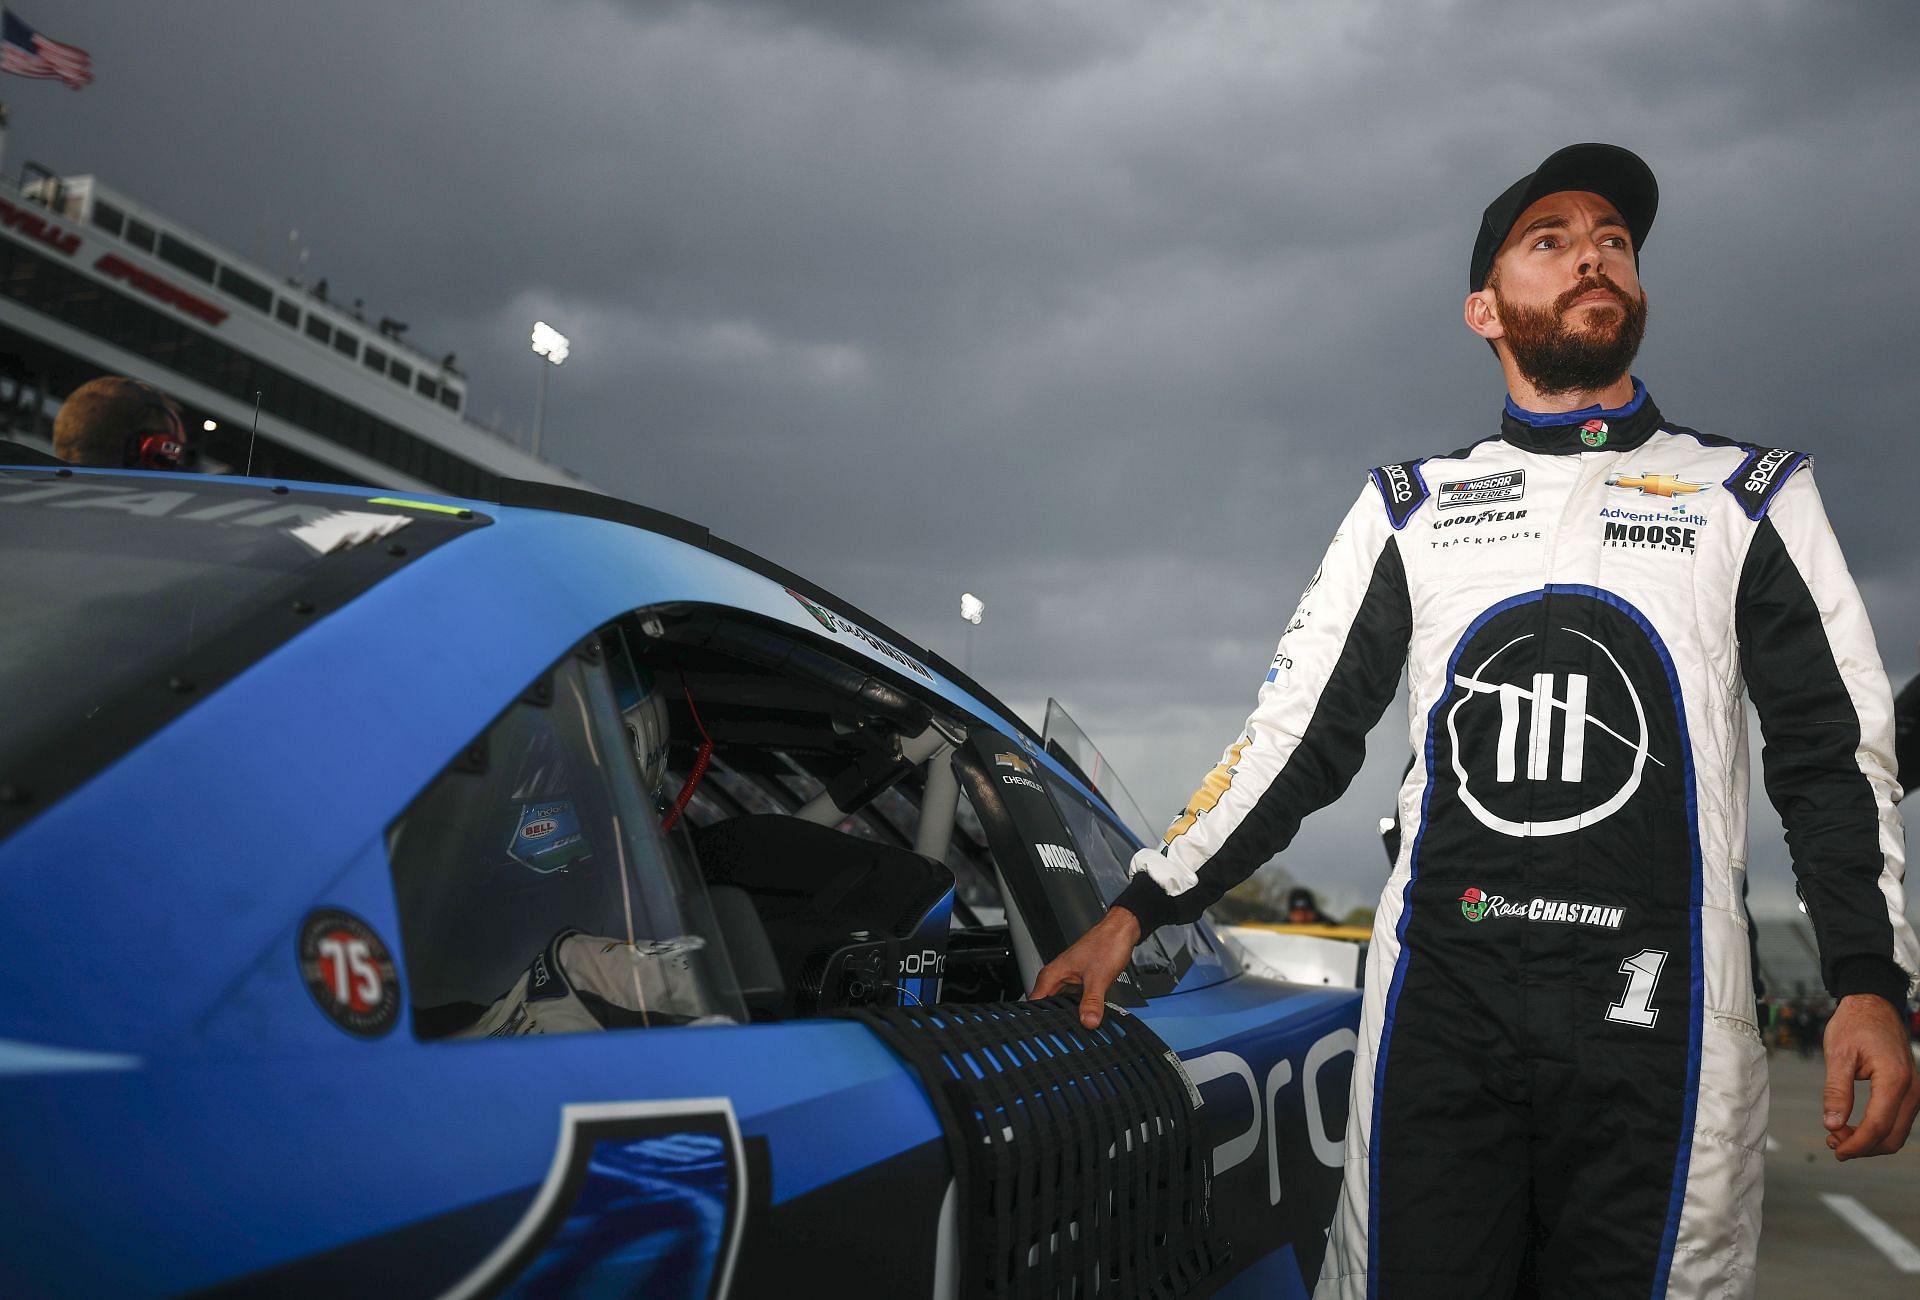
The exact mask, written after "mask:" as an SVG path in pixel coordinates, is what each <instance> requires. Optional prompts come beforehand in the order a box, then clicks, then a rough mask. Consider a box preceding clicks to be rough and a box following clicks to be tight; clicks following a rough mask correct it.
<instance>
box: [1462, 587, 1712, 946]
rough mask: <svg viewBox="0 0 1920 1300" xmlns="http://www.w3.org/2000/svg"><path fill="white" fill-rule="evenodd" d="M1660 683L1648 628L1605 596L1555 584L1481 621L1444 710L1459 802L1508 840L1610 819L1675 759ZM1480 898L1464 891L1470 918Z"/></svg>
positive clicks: (1665, 694)
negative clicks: (1554, 588) (1555, 587)
mask: <svg viewBox="0 0 1920 1300" xmlns="http://www.w3.org/2000/svg"><path fill="white" fill-rule="evenodd" d="M1667 686H1668V680H1667V673H1666V671H1665V669H1664V667H1663V666H1662V664H1661V661H1660V659H1659V657H1658V654H1657V652H1656V651H1655V648H1654V645H1653V643H1652V642H1651V640H1650V638H1649V636H1648V634H1647V632H1646V631H1644V630H1643V629H1642V628H1641V627H1640V626H1639V625H1638V623H1637V622H1636V620H1635V619H1633V618H1632V617H1630V616H1629V615H1627V614H1626V613H1625V612H1623V611H1622V610H1620V609H1618V608H1616V607H1614V606H1613V605H1611V604H1608V603H1606V602H1604V601H1601V600H1597V599H1594V598H1591V597H1587V596H1583V595H1573V594H1562V593H1560V592H1553V593H1548V594H1547V598H1546V599H1542V600H1533V601H1526V602H1523V603H1520V604H1518V605H1517V606H1515V607H1513V608H1509V609H1506V610H1504V611H1502V612H1500V613H1498V614H1496V615H1495V616H1494V617H1492V618H1489V619H1486V620H1485V621H1484V622H1483V623H1482V624H1481V625H1480V626H1479V627H1478V628H1477V629H1476V630H1475V631H1474V632H1473V633H1472V635H1471V636H1470V638H1469V640H1468V642H1467V643H1466V644H1465V645H1463V646H1462V647H1461V648H1460V650H1459V652H1458V653H1457V654H1456V655H1455V657H1454V662H1453V675H1452V680H1451V681H1450V682H1449V683H1448V687H1449V689H1448V696H1447V699H1446V701H1445V702H1444V709H1443V711H1442V715H1441V720H1442V721H1443V723H1444V725H1445V740H1446V743H1445V749H1446V751H1447V752H1446V766H1447V769H1448V770H1450V772H1451V775H1452V777H1453V785H1454V789H1455V792H1456V793H1457V796H1458V798H1459V801H1460V803H1461V805H1462V806H1464V807H1465V808H1466V810H1467V811H1468V812H1469V813H1470V814H1471V815H1472V816H1473V818H1474V820H1476V821H1478V822H1479V823H1480V824H1481V825H1482V826H1484V827H1486V828H1487V829H1489V830H1492V831H1495V832H1497V833H1499V834H1501V835H1504V836H1510V837H1513V838H1516V839H1525V838H1540V837H1548V836H1556V835H1566V834H1569V833H1570V832H1574V831H1578V830H1581V829H1584V828H1586V827H1589V826H1596V825H1598V824H1600V823H1601V822H1604V821H1606V820H1607V819H1608V818H1609V817H1612V816H1613V815H1614V814H1615V813H1617V812H1619V811H1620V810H1621V809H1622V808H1625V807H1626V806H1627V805H1628V804H1629V803H1631V802H1632V801H1633V799H1634V797H1635V795H1636V794H1637V793H1638V792H1639V791H1640V790H1641V788H1642V786H1643V784H1644V783H1645V782H1646V781H1647V780H1648V778H1649V774H1650V773H1652V772H1655V771H1661V770H1665V769H1668V768H1670V767H1672V766H1673V765H1675V764H1677V763H1678V761H1679V754H1678V749H1679V746H1678V744H1677V735H1676V734H1675V732H1676V731H1677V728H1676V727H1675V726H1674V725H1673V724H1672V723H1671V722H1669V719H1671V718H1672V716H1673V713H1672V708H1671V704H1670V703H1669V702H1670V700H1671V694H1670V692H1669V690H1668V689H1667ZM1469 892H1470V893H1471V892H1472V891H1469ZM1478 901H1479V900H1474V899H1469V898H1465V897H1463V898H1462V899H1461V900H1460V902H1461V910H1462V911H1463V912H1467V913H1468V916H1467V919H1468V920H1476V919H1478V918H1477V917H1475V916H1473V915H1472V914H1471V912H1470V911H1469V905H1470V904H1475V903H1477V902H1478Z"/></svg>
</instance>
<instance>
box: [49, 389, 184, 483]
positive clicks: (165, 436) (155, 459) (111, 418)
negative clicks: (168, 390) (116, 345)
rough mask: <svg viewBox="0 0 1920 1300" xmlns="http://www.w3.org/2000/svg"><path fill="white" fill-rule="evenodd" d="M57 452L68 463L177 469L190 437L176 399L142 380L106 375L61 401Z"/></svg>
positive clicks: (55, 430) (56, 426)
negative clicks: (187, 436) (174, 400)
mask: <svg viewBox="0 0 1920 1300" xmlns="http://www.w3.org/2000/svg"><path fill="white" fill-rule="evenodd" d="M53 450H54V454H55V455H57V456H58V457H60V459H61V460H63V461H65V462H66V463H67V464H69V465H87V466H92V467H94V468H98V469H178V468H179V467H180V461H181V458H182V457H184V456H185V455H186V450H187V438H186V431H185V428H184V427H183V426H182V424H181V422H180V408H179V407H178V406H175V405H174V403H173V399H172V398H170V397H168V396H167V395H166V394H165V393H163V392H161V391H160V390H159V389H158V388H155V387H154V386H153V385H152V384H149V383H145V382H143V381H141V380H138V379H127V378H124V377H122V376H120V375H102V376H100V377H99V378H98V379H89V380H88V381H87V382H86V383H84V384H82V385H80V387H78V388H76V389H74V390H73V392H72V393H70V394H68V396H67V400H66V401H65V402H62V403H61V404H60V414H58V415H56V416H55V417H54V419H53Z"/></svg>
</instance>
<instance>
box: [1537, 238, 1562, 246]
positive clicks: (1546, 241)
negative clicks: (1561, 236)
mask: <svg viewBox="0 0 1920 1300" xmlns="http://www.w3.org/2000/svg"><path fill="white" fill-rule="evenodd" d="M1559 243H1560V241H1559V240H1557V239H1555V238H1554V237H1553V236H1552V235H1542V236H1540V238H1538V239H1536V240H1534V241H1533V246H1534V247H1535V248H1555V247H1558V245H1559Z"/></svg>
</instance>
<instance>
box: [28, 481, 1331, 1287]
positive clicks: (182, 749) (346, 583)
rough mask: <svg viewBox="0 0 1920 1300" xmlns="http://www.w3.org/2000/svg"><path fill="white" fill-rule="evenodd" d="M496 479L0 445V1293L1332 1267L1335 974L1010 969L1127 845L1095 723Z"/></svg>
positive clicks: (978, 1283)
mask: <svg viewBox="0 0 1920 1300" xmlns="http://www.w3.org/2000/svg"><path fill="white" fill-rule="evenodd" d="M499 496H500V498H501V499H500V500H499V501H458V500H447V499H437V498H436V499H416V498H410V497H399V496H392V495H383V494H380V493H377V492H370V491H368V490H367V489H364V488H346V487H336V486H327V485H311V484H283V483H272V482H266V481H261V480H250V479H242V478H212V477H200V476H193V475H161V474H139V475H130V474H119V473H109V472H95V471H86V470H79V471H75V470H66V469H54V468H49V467H14V468H0V535H3V536H4V538H5V546H6V552H5V553H6V556H7V562H6V566H5V572H4V576H0V682H3V683H4V699H5V702H6V703H5V712H4V715H3V716H4V721H0V917H4V922H3V924H4V934H5V944H4V951H5V952H6V954H7V956H8V973H9V975H10V977H11V979H12V981H13V985H14V990H15V991H14V994H13V996H12V998H11V999H10V1000H8V1001H7V1002H6V1003H5V1004H4V1006H0V1150H3V1151H4V1167H5V1169H6V1177H5V1179H4V1191H0V1294H5V1295H9V1296H16V1295H17V1296H69V1295H70V1296H101V1295H150V1294H151V1295H161V1294H166V1295H175V1294H183V1293H195V1294H209V1295H276V1296H279V1295H294V1294H308V1293H313V1294H321V1293H325V1294H333V1295H354V1296H384V1295H394V1296H431V1295H451V1296H461V1297H465V1296H480V1295H516V1296H517V1295H562V1294H581V1295H646V1296H673V1297H679V1296H687V1297H705V1296H727V1295H731V1296H760V1295H781V1296H793V1295H815V1294H842V1295H862V1296H868V1295H871V1296H903V1297H904V1296H913V1297H922V1296H932V1297H942V1296H951V1295H993V1296H1016V1295H1063V1296H1064V1295H1074V1294H1080V1295H1090V1294H1092V1291H1093V1289H1094V1288H1095V1287H1096V1285H1097V1287H1098V1289H1099V1291H1100V1294H1102V1295H1116V1296H1118V1295H1135V1294H1138V1295H1148V1294H1152V1295H1182V1294H1190V1295H1203V1294H1221V1295H1261V1296H1299V1295H1304V1294H1305V1293H1306V1291H1307V1290H1309V1289H1310V1288H1311V1283H1312V1279H1313V1277H1314V1276H1315V1274H1316V1273H1317V1271H1318V1267H1319V1262H1320V1257H1321V1254H1322V1251H1323V1247H1324V1231H1325V1228H1326V1225H1327V1221H1328V1219H1329V1217H1330V1215H1331V1211H1332V1205H1333V1201H1334V1197H1335V1193H1336V1190H1337V1185H1338V1179H1339V1174H1340V1165H1341V1160H1342V1135H1343V1132H1344V1129H1345V1124H1346V1109H1347V1085H1348V1079H1349V1076H1350V1073H1351V1069H1352V1063H1353V1050H1354V1042H1355V1038H1354V1027H1355V1024H1356V1021H1357V1018H1358V995H1357V994H1356V993H1355V992H1354V991H1352V990H1348V989H1306V988H1300V987H1293V986H1288V985H1282V984H1276V983H1272V982H1268V981H1265V980H1261V979H1258V978H1256V977H1254V976H1253V975H1250V974H1246V973H1243V972H1242V971H1241V969H1240V966H1239V963H1238V960H1237V959H1236V958H1235V957H1234V955H1233V954H1232V952H1231V951H1230V950H1229V948H1228V946H1226V945H1225V944H1224V943H1223V941H1222V940H1221V939H1220V938H1219V937H1218V936H1217V935H1216V934H1215V932H1214V931H1213V930H1212V929H1211V928H1210V927H1209V926H1208V925H1207V924H1205V923H1200V924H1196V925H1193V926H1189V927H1186V928H1184V929H1180V930H1167V931H1162V932H1161V933H1159V934H1158V935H1156V936H1154V937H1152V938H1150V939H1149V940H1147V941H1146V942H1144V943H1143V944H1141V945H1140V947H1139V949H1138V950H1137V951H1136V953H1135V959H1134V962H1133V966H1132V969H1131V971H1130V972H1128V974H1127V975H1126V976H1125V977H1124V978H1123V981H1122V982H1121V983H1120V984H1119V985H1117V986H1116V988H1115V993H1114V996H1113V1000H1114V1002H1115V1003H1116V1004H1125V1006H1124V1008H1123V1010H1122V1011H1121V1012H1119V1013H1116V1014H1115V1015H1113V1016H1111V1017H1109V1020H1108V1027H1107V1028H1105V1029H1103V1030H1102V1031H1101V1032H1099V1033H1097V1034H1091V1035H1088V1034H1084V1032H1080V1031H1077V1028H1076V1027H1075V1022H1074V1020H1073V1017H1072V1015H1071V1012H1070V1010H1067V1009H1064V1008H1061V1009H1053V1008H1049V1006H1047V1005H1046V1004H1032V1003H1025V1002H1022V1001H1021V999H1022V997H1023V992H1024V990H1025V989H1027V988H1028V987H1030V986H1031V983H1032V980H1033V977H1034V974H1035V972H1036V971H1037V970H1038V969H1039V967H1040V965H1041V964H1042V963H1043V962H1044V961H1046V960H1047V959H1048V958H1050V957H1052V956H1053V955H1055V954H1056V953H1058V952H1059V951H1060V950H1061V949H1062V948H1063V947H1064V946H1065V945H1066V944H1067V943H1068V942H1069V941H1070V940H1071V939H1072V938H1073V937H1075V936H1076V935H1077V934H1078V933H1080V931H1081V930H1082V929H1084V927H1085V926H1086V925H1087V924H1089V923H1090V922H1092V921H1093V920H1094V919H1095V918H1096V917H1097V916H1098V915H1099V914H1100V913H1101V911H1102V910H1103V908H1104V907H1105V905H1106V900H1107V899H1109V898H1111V897H1112V896H1113V895H1114V894H1115V893H1116V892H1117V891H1118V890H1119V889H1120V887H1121V885H1122V884H1123V881H1124V873H1125V864H1126V861H1127V859H1128V857H1129V855H1130V854H1131V853H1132V852H1133V850H1134V849H1135V848H1136V847H1137V845H1138V843H1139V840H1138V837H1137V836H1136V835H1135V833H1134V832H1133V831H1131V830H1129V829H1127V828H1126V827H1125V826H1124V825H1123V824H1122V822H1121V820H1120V819H1119V818H1118V817H1117V816H1116V815H1115V813H1114V811H1113V809H1112V807H1111V806H1110V805H1109V803H1108V801H1107V800H1106V799H1105V798H1103V797H1102V796H1101V794H1100V793H1099V792H1097V791H1096V790H1095V789H1094V788H1093V786H1092V785H1091V784H1090V783H1089V782H1088V780H1087V779H1086V776H1085V774H1084V773H1083V772H1082V771H1081V770H1080V764H1079V763H1076V762H1075V761H1074V758H1073V755H1072V753H1071V752H1070V751H1069V749H1067V748H1066V747H1064V746H1062V745H1061V744H1060V743H1059V742H1058V740H1057V738H1056V740H1055V741H1053V742H1052V743H1050V742H1049V741H1048V739H1047V738H1045V737H1043V736H1039V735H1036V734H1034V733H1033V732H1032V731H1031V730H1030V729H1029V728H1028V727H1026V726H1025V725H1023V724H1022V723H1021V722H1020V721H1019V720H1018V719H1016V718H1015V717H1014V716H1013V715H1012V714H1011V713H1010V712H1009V711H1008V710H1007V709H1006V708H1005V707H1003V706H1002V705H1001V704H999V703H998V702H997V701H995V700H994V699H993V698H992V697H991V696H989V695H987V694H986V693H985V692H984V691H982V690H981V689H980V688H979V687H978V686H976V685H974V684H973V683H972V682H970V681H969V680H967V679H966V678H965V677H964V676H962V675H960V674H958V673H956V672H955V671H954V670H953V669H951V668H950V667H948V666H947V665H945V664H944V663H942V662H941V661H940V660H939V659H937V658H936V657H934V656H933V655H931V654H929V653H927V652H926V651H925V650H923V649H921V648H919V647H916V646H914V645H913V644H912V643H910V642H909V641H908V640H906V639H905V638H904V637H901V636H900V635H898V634H897V633H895V632H892V631H890V630H889V629H887V628H886V627H885V626H884V625H882V624H881V623H879V622H877V621H875V620H874V619H872V618H871V617H869V616H867V615H865V614H862V613H859V612H858V611H856V610H853V609H851V608H849V607H848V606H847V605H846V604H845V603H843V602H841V601H839V600H837V599H835V598H834V597H832V596H830V595H828V594H827V593H825V592H822V591H820V590H819V589H817V588H815V587H813V586H812V585H810V584H808V583H807V582H805V581H804V580H802V579H800V578H798V577H796V576H794V575H793V574H790V573H787V572H784V571H783V570H781V569H779V568H778V567H776V566H774V565H772V564H770V563H768V562H766V561H764V560H762V559H760V558H758V557H756V556H753V555H751V554H748V553H747V552H745V551H742V550H741V549H739V548H738V547H735V546H732V545H730V544H728V543H726V542H723V541H721V540H719V539H717V538H714V537H712V536H710V535H709V534H708V533H707V532H706V530H704V529H702V528H700V527H698V526H696V525H693V524H689V523H687V522H685V521H682V520H679V519H676V518H672V517H670V516H666V515H662V514H658V513H655V512H653V511H650V510H646V509H644V508H642V507H639V506H634V505H629V504H627V503H624V502H620V501H615V500H612V499H609V498H605V497H599V496H595V495H592V494H589V493H584V492H578V491H573V490H569V489H563V488H554V487H548V486H544V485H533V484H520V483H505V484H503V485H502V486H501V490H500V492H499ZM1048 1017H1052V1019H1048ZM942 1035H946V1037H942ZM956 1035H957V1037H956ZM1167 1049H1170V1052H1169V1051H1168V1050H1167ZM1129 1053H1131V1055H1128V1054H1129ZM1174 1056H1177V1060H1174V1059H1170V1058H1171V1057H1174ZM1169 1080H1172V1081H1173V1082H1172V1083H1171V1084H1169ZM1182 1144H1184V1145H1182ZM1209 1176H1210V1178H1211V1183H1210V1186H1209V1185H1208V1181H1207V1180H1208V1178H1209ZM1176 1247H1177V1248H1178V1250H1177V1251H1175V1248H1176ZM1170 1251H1173V1252H1175V1253H1178V1254H1179V1258H1178V1259H1177V1260H1175V1261H1174V1263H1173V1264H1171V1265H1169V1264H1168V1262H1167V1260H1168V1258H1169V1252H1170ZM1156 1252H1157V1253H1156ZM1099 1274H1103V1275H1104V1277H1105V1279H1106V1280H1105V1281H1104V1282H1101V1281H1099V1277H1098V1276H1097V1275H1099Z"/></svg>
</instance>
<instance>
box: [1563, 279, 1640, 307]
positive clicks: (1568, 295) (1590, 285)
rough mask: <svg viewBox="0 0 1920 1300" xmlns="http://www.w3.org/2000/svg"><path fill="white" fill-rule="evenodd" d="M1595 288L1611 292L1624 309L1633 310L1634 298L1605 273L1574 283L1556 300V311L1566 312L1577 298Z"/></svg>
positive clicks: (1603, 291) (1606, 292)
mask: <svg viewBox="0 0 1920 1300" xmlns="http://www.w3.org/2000/svg"><path fill="white" fill-rule="evenodd" d="M1595 289H1598V290H1599V291H1600V292H1602V293H1605V294H1610V295H1611V296H1612V297H1614V298H1615V299H1616V300H1618V301H1619V303H1620V306H1621V308H1622V310H1626V311H1631V310H1632V309H1633V300H1632V299H1630V298H1628V297H1627V295H1626V291H1625V290H1623V289H1622V288H1621V287H1620V286H1619V285H1617V284H1615V283H1614V282H1613V281H1611V280H1609V279H1607V277H1605V276H1604V275H1589V276H1587V277H1586V278H1585V279H1583V280H1581V281H1580V283H1579V284H1576V285H1574V286H1573V288H1571V289H1569V290H1567V291H1566V292H1565V293H1563V294H1561V295H1560V296H1559V297H1558V298H1557V299H1555V300H1554V304H1553V306H1554V310H1555V312H1565V311H1566V310H1567V309H1568V308H1569V307H1571V306H1573V304H1574V301H1575V300H1576V299H1578V298H1581V297H1584V296H1585V295H1587V294H1590V293H1592V292H1593V291H1594V290H1595Z"/></svg>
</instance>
